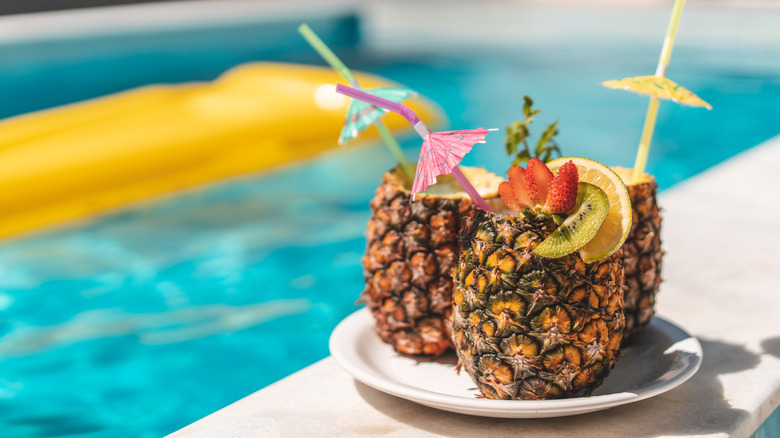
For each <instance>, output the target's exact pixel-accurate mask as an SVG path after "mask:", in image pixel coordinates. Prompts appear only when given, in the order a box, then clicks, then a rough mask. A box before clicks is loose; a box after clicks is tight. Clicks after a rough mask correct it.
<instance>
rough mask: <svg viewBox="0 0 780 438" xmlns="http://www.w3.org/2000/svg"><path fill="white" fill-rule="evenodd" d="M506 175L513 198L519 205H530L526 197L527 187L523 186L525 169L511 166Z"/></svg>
mask: <svg viewBox="0 0 780 438" xmlns="http://www.w3.org/2000/svg"><path fill="white" fill-rule="evenodd" d="M508 174H509V185H510V186H511V187H512V193H513V194H514V198H515V199H516V200H517V202H519V203H520V204H523V205H531V198H530V197H529V196H528V186H527V185H526V184H525V169H523V168H522V167H520V166H513V167H512V168H510V169H509V172H508ZM510 208H511V207H510ZM521 208H522V207H521ZM513 210H514V209H513ZM515 211H520V210H515Z"/></svg>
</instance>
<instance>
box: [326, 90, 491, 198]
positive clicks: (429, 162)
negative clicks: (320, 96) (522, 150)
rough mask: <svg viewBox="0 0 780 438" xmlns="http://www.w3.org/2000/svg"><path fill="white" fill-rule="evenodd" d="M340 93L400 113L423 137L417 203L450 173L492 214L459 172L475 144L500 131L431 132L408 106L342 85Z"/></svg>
mask: <svg viewBox="0 0 780 438" xmlns="http://www.w3.org/2000/svg"><path fill="white" fill-rule="evenodd" d="M336 92H337V93H341V94H343V95H345V96H349V97H351V98H353V99H358V100H362V101H363V102H367V103H370V104H372V105H375V106H378V107H381V108H385V109H387V110H390V111H393V112H395V113H398V114H400V115H402V116H404V118H406V120H408V121H409V123H411V125H412V127H413V128H414V130H415V131H417V133H418V134H420V137H422V139H423V144H422V149H421V150H420V159H419V160H418V161H417V171H416V172H415V174H414V182H413V183H412V199H414V196H415V195H416V194H417V192H422V191H423V190H425V189H426V188H428V186H429V185H431V184H434V183H436V177H437V176H439V175H443V174H447V173H450V174H452V176H453V177H454V178H455V180H456V181H457V182H458V184H460V186H461V187H462V188H463V190H465V191H466V193H468V195H469V196H470V197H471V200H472V201H474V204H475V205H476V206H477V207H479V208H481V209H483V210H487V211H492V210H491V209H490V207H488V205H487V203H486V202H485V200H484V199H483V198H482V196H480V195H479V193H477V190H476V189H475V188H474V186H473V185H471V183H470V182H469V180H468V179H466V176H465V175H463V172H461V171H460V169H458V164H459V163H460V161H461V160H462V159H463V156H464V155H466V154H467V153H468V152H469V151H470V150H471V148H472V147H473V146H474V144H476V143H484V142H485V136H486V135H487V133H488V132H490V131H497V129H484V128H478V129H465V130H460V131H441V132H431V130H430V129H428V127H427V126H425V124H424V123H423V122H422V121H421V120H420V118H419V117H418V116H417V114H415V113H414V111H412V110H411V109H409V108H408V107H407V106H405V105H402V104H400V103H397V102H393V101H390V100H387V99H382V98H381V97H378V96H374V95H373V94H369V93H366V92H364V91H360V90H356V89H354V88H351V87H347V86H346V85H341V84H339V85H337V86H336Z"/></svg>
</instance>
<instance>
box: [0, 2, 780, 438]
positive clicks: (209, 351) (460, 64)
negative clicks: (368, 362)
mask: <svg viewBox="0 0 780 438" xmlns="http://www.w3.org/2000/svg"><path fill="white" fill-rule="evenodd" d="M309 21H310V23H311V24H312V26H313V27H314V28H315V30H317V31H318V32H320V33H321V34H323V36H324V37H325V38H326V39H327V40H328V41H329V43H331V44H333V45H334V46H335V48H336V49H337V50H338V52H339V54H340V55H341V56H342V57H343V59H344V60H345V62H346V63H347V64H348V65H350V66H351V67H353V68H355V69H362V70H367V71H371V72H375V73H379V74H382V75H384V76H387V77H388V78H390V79H393V80H396V81H398V82H401V83H403V84H405V85H408V86H410V87H412V88H414V89H416V90H418V91H419V92H421V93H422V94H424V95H426V96H428V97H430V98H432V99H433V100H435V101H437V102H438V103H439V104H441V105H442V107H443V108H444V110H445V111H446V112H447V114H448V116H449V117H450V120H451V123H452V125H453V127H474V126H485V127H499V128H501V127H503V126H504V125H505V124H507V123H509V122H511V121H513V120H514V119H515V118H517V116H518V114H519V112H520V109H521V103H520V102H521V100H520V97H521V96H522V95H523V94H530V95H531V96H533V97H534V98H535V100H536V102H537V105H538V107H539V108H541V109H542V110H543V113H542V117H540V122H539V124H542V125H543V124H545V123H547V122H549V121H552V120H555V119H560V121H561V136H560V143H561V145H562V147H563V149H564V151H565V153H566V154H567V155H588V156H592V157H594V158H596V159H598V160H601V161H605V162H607V163H609V164H629V165H630V163H631V160H632V159H633V151H634V145H635V144H636V142H637V141H638V135H639V129H640V126H641V118H642V116H643V113H644V110H645V104H646V103H645V101H644V100H643V99H642V98H639V97H637V96H633V95H628V94H627V93H621V92H618V91H610V90H606V89H602V88H601V87H600V86H599V85H598V82H599V81H601V80H605V79H612V78H616V77H623V76H630V75H634V74H644V73H647V72H651V71H652V70H653V68H654V63H655V61H656V58H657V54H658V50H659V47H658V45H659V41H656V38H651V36H647V38H645V39H640V40H635V41H631V44H630V45H627V44H628V43H625V42H624V43H621V42H616V41H613V40H612V39H611V38H604V39H603V41H601V43H599V44H596V42H597V41H596V42H594V44H593V45H592V46H590V47H589V48H585V47H582V45H580V44H573V43H572V42H571V41H570V40H568V41H567V40H566V39H564V40H549V41H545V42H544V44H542V43H541V42H538V41H535V42H534V44H532V45H526V44H520V43H518V44H517V47H516V48H515V49H512V50H510V49H508V48H502V49H500V50H494V49H484V50H480V51H479V53H478V54H477V53H474V52H471V51H469V52H465V53H464V51H463V50H462V49H460V48H458V47H453V46H448V45H446V44H442V45H441V46H440V47H439V48H438V49H437V50H435V51H433V50H431V49H426V48H424V47H423V48H422V49H420V50H418V51H409V52H403V53H398V52H388V51H381V50H377V51H369V50H366V49H365V46H364V45H363V43H362V41H364V40H365V39H367V38H369V36H365V37H364V39H361V30H363V28H361V27H360V23H361V20H360V19H358V18H356V17H355V16H346V17H339V18H335V19H331V20H322V21H320V22H318V23H317V22H312V21H311V20H309ZM298 24H299V23H298V21H288V22H284V21H281V22H279V23H276V24H274V25H273V26H270V27H261V28H257V27H256V26H251V25H246V26H232V27H226V28H219V27H217V28H210V29H209V30H208V31H207V32H204V31H203V30H202V29H201V30H200V31H198V32H193V31H181V32H180V33H174V34H173V35H174V37H171V34H168V35H164V37H160V36H159V35H158V39H155V38H154V37H150V36H148V35H144V36H143V37H139V38H141V39H142V40H143V41H140V42H139V41H136V40H132V39H131V40H130V41H128V40H127V39H126V36H125V37H122V38H120V39H119V40H114V41H113V42H112V41H111V40H110V39H108V40H106V39H103V40H101V41H100V42H99V43H96V42H95V41H94V39H92V40H90V39H83V40H79V41H71V42H70V43H71V44H70V45H68V44H64V45H62V46H60V47H70V48H71V49H72V50H71V51H57V53H58V54H59V55H58V57H57V58H54V59H52V58H50V57H49V58H47V57H46V56H43V55H45V54H46V53H49V52H47V51H46V50H44V49H43V48H40V46H39V50H40V52H39V55H41V56H39V57H35V56H33V55H32V54H31V53H30V52H29V51H24V50H21V49H19V47H18V46H17V47H15V48H14V49H13V50H16V51H13V50H12V49H8V51H7V52H5V54H14V53H16V56H15V57H14V56H6V57H4V58H3V59H4V61H3V62H4V64H3V65H2V67H3V68H2V70H4V71H7V72H10V73H9V74H8V75H7V76H6V78H5V80H4V81H2V84H0V90H1V91H2V93H3V95H12V96H15V99H8V100H3V101H2V102H1V103H0V105H2V111H3V114H4V115H6V116H7V115H11V114H15V113H18V112H23V111H28V110H32V109H37V108H43V107H46V106H50V105H53V104H59V103H64V102H68V101H71V100H75V99H81V98H86V97H91V96H94V95H99V94H102V93H105V92H110V91H116V90H119V89H123V88H127V87H130V86H135V85H140V84H142V83H148V82H155V81H167V82H174V81H184V80H195V79H211V78H213V77H215V76H216V75H217V74H219V73H220V72H221V71H223V70H224V69H226V68H228V67H230V66H232V65H233V64H235V63H237V62H243V61H248V60H262V59H273V60H284V61H296V62H306V63H317V64H321V61H320V60H319V59H318V58H317V56H316V55H314V54H313V53H311V51H310V50H309V49H308V47H307V46H306V44H305V43H304V42H302V41H300V40H299V37H298V35H297V33H295V27H296V26H297V25H298ZM188 32H189V33H188ZM269 36H274V39H273V41H272V42H268V37H269ZM192 38H196V39H195V42H193V40H192ZM120 40H121V44H120V42H119V41H120ZM150 42H154V43H155V44H154V48H153V49H151V48H150ZM90 44H99V45H100V46H101V47H106V48H108V47H114V48H115V47H117V46H119V47H124V52H123V51H121V50H120V51H119V52H116V51H114V52H111V53H109V52H106V51H101V50H97V51H93V50H89V48H90ZM193 44H196V46H195V47H194V46H193ZM713 50H714V49H713ZM770 50H776V48H774V47H768V48H764V50H763V51H761V50H755V51H754V52H753V53H744V52H740V53H736V52H733V53H732V52H728V51H723V50H721V49H718V50H717V54H714V53H713V52H708V51H707V50H703V49H702V48H700V47H691V46H686V44H685V40H684V39H681V40H680V41H678V46H677V49H676V51H675V54H674V56H673V61H672V67H671V68H670V70H669V75H670V77H672V78H674V79H675V80H677V81H678V82H680V83H681V84H684V85H686V86H687V87H688V88H690V89H692V90H694V91H695V92H697V93H698V94H699V95H700V96H702V97H703V98H704V99H705V100H707V101H709V102H710V103H712V104H713V106H714V107H715V109H713V110H712V111H711V112H707V111H703V110H694V109H687V108H678V107H676V106H675V105H671V104H668V105H662V112H661V115H660V119H659V123H658V125H657V130H656V135H655V139H654V143H653V150H652V153H651V154H652V155H651V157H652V158H651V161H650V168H651V170H652V172H653V173H655V174H656V176H657V177H658V180H659V182H660V184H661V186H662V188H667V187H669V186H671V185H673V184H674V183H676V182H679V181H681V180H683V179H685V178H687V177H690V176H691V175H694V174H696V173H698V172H700V171H701V170H703V169H706V168H708V167H710V166H712V165H714V164H716V163H718V162H720V161H723V160H724V159H726V158H728V157H730V156H732V155H734V154H736V153H738V152H740V151H742V150H745V149H747V148H749V147H751V146H753V145H755V144H757V143H759V142H760V141H763V140H765V139H767V138H769V137H771V136H774V135H776V134H778V133H779V132H780V124H778V122H777V119H776V117H775V114H777V112H778V109H780V108H778V105H779V104H778V102H780V80H778V77H780V75H778V74H777V73H778V71H780V70H778V67H777V65H773V64H772V63H771V62H764V61H763V60H764V58H766V57H768V56H771V55H772V53H774V52H770ZM716 55H717V56H716ZM751 56H754V57H756V58H757V59H759V60H761V61H762V62H748V61H750V59H752V58H750V57H751ZM594 59H596V60H600V62H593V60H594ZM735 59H737V60H740V62H738V63H737V62H734V61H733V60H735ZM746 59H747V61H746ZM774 59H775V61H778V58H777V57H775V58H774ZM41 65H44V66H47V67H46V68H45V69H41ZM85 72H89V74H88V75H87V76H85ZM109 73H111V74H109ZM52 78H58V79H57V80H56V81H53V79H52ZM33 89H34V90H35V93H33V92H32V90H33ZM14 93H15V94H14ZM32 95H35V99H32V100H31V99H27V98H26V97H28V96H32ZM537 129H538V128H537ZM335 135H337V133H334V136H335ZM491 135H492V136H494V137H492V138H490V137H489V139H488V140H489V141H488V144H486V145H481V146H478V148H475V150H474V152H473V153H471V154H470V155H469V156H468V158H467V160H466V164H479V165H484V166H486V167H488V168H490V169H491V170H494V171H497V172H503V171H504V169H505V168H506V167H507V166H508V160H506V159H505V158H504V156H503V142H502V140H503V139H502V136H501V134H499V133H496V134H491ZM403 145H404V148H405V150H406V152H407V154H408V155H409V156H410V157H411V156H413V155H414V153H415V152H416V147H417V146H418V144H417V141H416V140H415V139H414V138H410V139H407V140H405V141H404V144H403ZM391 165H392V163H391V161H390V158H389V156H388V155H387V154H386V152H385V151H384V149H383V148H382V147H381V146H378V145H373V146H366V147H356V148H348V149H344V150H335V151H332V152H329V153H326V154H323V155H322V156H320V157H318V158H316V159H314V160H310V161H307V162H302V163H295V164H292V165H289V166H286V167H284V168H279V169H276V170H274V171H271V172H267V173H264V174H262V175H258V176H255V177H248V178H242V179H237V180H234V181H230V182H225V183H222V184H216V185H212V186H209V187H206V188H202V189H196V190H191V191H188V192H186V193H182V194H179V195H177V196H175V197H168V198H165V199H160V200H157V201H154V202H149V203H146V204H144V205H141V206H136V207H132V208H129V209H126V210H124V211H122V212H118V213H115V214H112V215H109V216H106V217H102V218H98V219H95V220H92V221H88V222H84V223H81V224H76V225H71V226H68V227H66V228H62V229H59V230H54V231H50V232H46V233H41V234H38V235H34V236H30V237H26V238H23V239H18V240H14V241H8V242H5V243H3V244H2V246H0V334H2V338H0V357H2V361H0V412H2V415H0V428H2V430H3V431H4V433H7V434H9V435H11V436H51V435H58V434H60V435H64V434H73V435H79V434H81V435H89V436H160V435H161V434H165V433H168V432H172V431H174V430H176V429H178V428H180V427H182V426H184V425H186V424H188V423H190V422H192V421H194V420H196V419H198V418H200V417H202V416H204V415H206V414H208V413H210V412H213V411H214V410H216V409H218V408H221V407H223V406H225V405H226V404H228V403H230V402H232V401H235V400H237V399H238V398H240V397H242V396H245V395H247V394H250V393H251V392H254V391H256V390H257V389H260V388H262V387H263V386H266V385H268V384H270V383H273V382H274V381H276V380H278V379H280V378H282V377H284V376H286V375H288V374H290V373H292V372H294V371H296V370H298V369H300V368H302V367H304V366H306V365H308V364H311V363H313V362H314V361H316V360H318V359H320V358H322V357H325V356H326V355H327V354H328V352H327V338H328V336H329V334H330V331H331V330H332V328H333V327H334V326H335V324H336V323H337V322H338V321H340V320H341V319H342V318H343V317H345V316H346V315H348V314H349V313H351V312H353V311H354V310H356V309H357V308H358V307H357V305H356V304H355V300H356V298H357V296H358V294H359V292H360V291H361V290H362V276H361V269H360V265H359V261H360V257H361V255H362V252H363V245H364V239H363V235H362V233H363V230H364V226H365V222H366V220H367V217H368V200H369V199H370V197H371V196H372V193H373V190H374V188H375V187H376V185H377V183H378V181H379V177H380V175H381V173H382V172H383V171H384V170H386V169H387V168H389V167H390V166H391Z"/></svg>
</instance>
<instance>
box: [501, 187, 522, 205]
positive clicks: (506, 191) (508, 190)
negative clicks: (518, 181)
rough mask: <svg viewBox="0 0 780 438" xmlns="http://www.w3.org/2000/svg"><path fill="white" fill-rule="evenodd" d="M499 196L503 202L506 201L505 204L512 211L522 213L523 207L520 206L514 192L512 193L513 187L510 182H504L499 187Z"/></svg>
mask: <svg viewBox="0 0 780 438" xmlns="http://www.w3.org/2000/svg"><path fill="white" fill-rule="evenodd" d="M498 196H500V197H501V200H502V201H504V204H505V205H506V206H507V207H508V208H509V209H510V210H514V211H520V210H522V209H523V206H522V205H520V203H519V202H517V199H515V194H514V191H512V186H510V184H509V183H508V182H502V183H501V184H499V185H498Z"/></svg>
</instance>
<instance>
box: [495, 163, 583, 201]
mask: <svg viewBox="0 0 780 438" xmlns="http://www.w3.org/2000/svg"><path fill="white" fill-rule="evenodd" d="M577 182H578V178H577V167H576V166H575V165H574V164H573V163H572V164H570V165H569V166H564V167H563V168H562V170H561V171H559V172H558V175H553V173H552V171H550V169H548V168H547V166H546V165H545V164H544V163H543V162H542V161H540V160H538V159H537V158H531V159H530V160H528V167H527V168H525V169H523V168H522V167H520V166H514V167H512V168H510V169H509V182H503V183H501V185H499V187H498V194H499V196H501V200H502V201H504V204H506V206H507V207H509V208H510V209H512V210H514V211H517V212H520V211H521V210H523V209H524V208H531V209H533V210H536V211H538V212H544V213H550V214H562V213H566V212H568V211H569V210H571V209H572V208H573V207H574V203H575V201H576V199H577Z"/></svg>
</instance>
